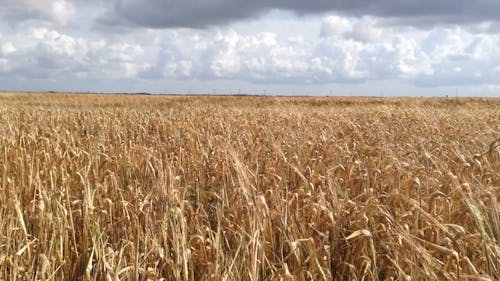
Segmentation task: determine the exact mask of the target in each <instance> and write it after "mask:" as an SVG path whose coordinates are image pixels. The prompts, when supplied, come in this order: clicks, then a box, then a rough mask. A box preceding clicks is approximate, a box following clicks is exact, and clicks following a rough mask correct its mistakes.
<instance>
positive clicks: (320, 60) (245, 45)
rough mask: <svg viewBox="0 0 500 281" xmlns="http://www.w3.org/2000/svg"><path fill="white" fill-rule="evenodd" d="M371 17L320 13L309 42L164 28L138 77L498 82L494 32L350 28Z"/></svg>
mask: <svg viewBox="0 0 500 281" xmlns="http://www.w3.org/2000/svg"><path fill="white" fill-rule="evenodd" d="M372 21H373V19H356V18H350V17H349V18H348V17H333V18H332V17H326V18H325V19H324V20H323V26H322V28H321V34H322V37H320V38H318V39H316V40H315V41H314V42H310V41H306V40H304V39H303V38H300V36H299V37H289V38H283V37H281V36H279V34H277V33H273V32H261V33H257V34H250V35H246V34H241V33H238V32H237V31H234V30H225V31H224V30H219V29H217V31H196V30H183V31H171V32H169V36H166V37H165V38H164V40H163V43H162V46H161V47H160V49H159V52H158V56H157V58H155V59H152V63H151V64H149V65H147V66H146V67H145V68H144V71H142V72H139V76H141V77H142V78H145V79H161V78H172V79H198V80H213V79H226V80H242V81H249V82H253V83H260V84H306V85H307V84H327V83H361V82H366V81H374V80H388V79H395V78H397V79H400V80H401V81H406V82H407V83H410V84H415V85H419V86H424V87H436V86H443V85H452V84H485V83H493V84H495V83H500V77H498V75H497V70H496V69H497V67H498V64H499V62H500V36H499V35H487V34H474V33H470V32H468V31H467V30H466V29H462V28H458V27H456V28H450V29H448V28H434V29H432V30H430V31H425V30H416V29H411V28H404V27H399V28H396V27H377V26H375V27H372V28H374V29H375V30H376V31H375V34H377V38H378V39H377V40H373V37H372V36H371V35H370V36H360V35H359V34H357V33H358V32H357V29H359V28H361V29H362V28H363V26H365V25H366V24H367V23H368V22H372ZM332 24H337V25H336V26H339V28H332ZM382 34H383V36H382Z"/></svg>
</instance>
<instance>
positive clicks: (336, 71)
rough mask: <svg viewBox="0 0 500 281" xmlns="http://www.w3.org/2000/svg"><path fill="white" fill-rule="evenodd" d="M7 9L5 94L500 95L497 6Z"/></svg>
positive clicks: (28, 0)
mask: <svg viewBox="0 0 500 281" xmlns="http://www.w3.org/2000/svg"><path fill="white" fill-rule="evenodd" d="M0 5H1V7H2V8H1V10H0V90H30V91H44V90H60V91H84V92H85V91H91V92H153V93H162V92H169V93H189V92H191V93H213V92H215V93H218V94H227V93H248V94H264V93H266V94H273V93H274V94H285V95H293V94H306V95H329V94H333V95H382V94H384V96H391V95H397V96H400V95H417V96H444V95H450V96H453V95H455V94H456V92H457V91H458V94H459V95H461V96H496V97H500V1H497V0H474V1H465V0H453V1H452V0H441V1H431V0H422V1H407V0H405V1H396V0H377V1H368V0H354V1H341V0H312V1H303V0H302V1H299V0H288V1H285V0H269V1H264V0H255V1H244V0H232V1H229V0H226V1H223V0H205V1H195V0H193V1H181V0H163V1H160V0H143V1H138V0H113V1H104V0H86V1H84V0H75V1H63V0H0Z"/></svg>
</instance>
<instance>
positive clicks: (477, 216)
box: [0, 94, 500, 280]
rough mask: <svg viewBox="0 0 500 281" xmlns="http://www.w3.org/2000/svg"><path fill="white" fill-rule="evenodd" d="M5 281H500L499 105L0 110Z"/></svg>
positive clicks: (174, 102) (347, 101)
mask: <svg viewBox="0 0 500 281" xmlns="http://www.w3.org/2000/svg"><path fill="white" fill-rule="evenodd" d="M0 132H1V134H0V184H1V186H0V200H1V201H0V202H1V203H0V280H499V278H500V262H499V261H500V244H499V241H500V208H499V203H498V202H499V200H500V100H498V99H417V98H406V99H403V98H400V99H371V98H359V99H354V98H352V99H351V98H257V97H239V98H233V97H160V96H126V95H71V94H66V95H63V94H61V95H42V94H29V95H26V94H25V95H22V94H3V95H2V94H0Z"/></svg>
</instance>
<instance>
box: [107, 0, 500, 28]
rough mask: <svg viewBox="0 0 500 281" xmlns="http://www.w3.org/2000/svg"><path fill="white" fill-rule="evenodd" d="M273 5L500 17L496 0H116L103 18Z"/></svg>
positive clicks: (461, 18)
mask: <svg viewBox="0 0 500 281" xmlns="http://www.w3.org/2000/svg"><path fill="white" fill-rule="evenodd" d="M273 9H279V10H288V11H292V12H295V13H297V14H318V13H319V14H323V13H326V12H334V13H337V14H342V15H347V16H349V15H351V16H364V15H366V16H374V17H380V18H387V19H389V20H392V21H394V22H400V23H401V22H404V23H411V24H414V25H417V26H418V25H431V26H432V25H435V24H440V23H456V24H460V23H475V22H488V21H489V22H498V21H499V19H500V2H499V1H498V0H474V1H469V0H440V1H435V0H421V1H411V0H403V1H401V0H375V1H372V0H351V1H344V0H313V1H303V0H253V1H246V0H233V1H226V0H204V1H184V0H168V1H164V0H140V1H139V0H114V4H113V5H112V8H111V9H110V11H109V12H108V13H107V14H106V15H105V16H104V17H102V18H101V22H103V23H108V24H110V23H113V24H128V25H131V26H141V27H151V28H175V27H191V28H193V27H194V28H202V27H207V26H213V25H223V24H226V23H228V22H233V21H238V20H244V19H248V18H252V17H256V16H259V15H262V14H265V13H266V12H268V11H270V10H273Z"/></svg>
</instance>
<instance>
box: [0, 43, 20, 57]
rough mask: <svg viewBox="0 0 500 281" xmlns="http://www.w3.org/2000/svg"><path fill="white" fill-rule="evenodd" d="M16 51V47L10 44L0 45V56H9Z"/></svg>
mask: <svg viewBox="0 0 500 281" xmlns="http://www.w3.org/2000/svg"><path fill="white" fill-rule="evenodd" d="M15 51H16V47H15V46H14V44H12V42H5V43H3V44H2V45H1V48H0V54H1V55H2V56H5V57H6V56H9V55H10V54H12V53H14V52H15Z"/></svg>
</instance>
